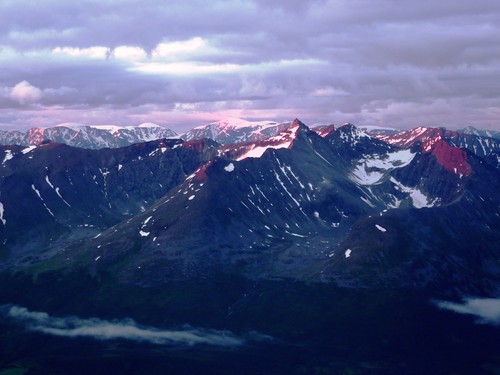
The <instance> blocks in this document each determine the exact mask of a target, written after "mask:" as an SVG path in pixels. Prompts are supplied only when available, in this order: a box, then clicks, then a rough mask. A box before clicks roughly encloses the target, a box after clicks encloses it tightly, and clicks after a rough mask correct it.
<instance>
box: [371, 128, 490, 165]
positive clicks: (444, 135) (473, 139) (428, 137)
mask: <svg viewBox="0 0 500 375" xmlns="http://www.w3.org/2000/svg"><path fill="white" fill-rule="evenodd" d="M373 136H374V137H376V138H377V139H379V140H382V141H384V142H387V143H389V144H391V145H395V146H398V147H411V146H413V145H414V144H420V145H421V148H422V150H424V151H425V152H430V151H432V152H434V150H435V148H436V147H438V149H436V152H437V151H438V150H439V145H441V144H443V142H445V143H447V144H449V145H451V146H454V147H458V148H463V149H467V150H469V151H470V152H472V153H474V154H475V155H477V156H479V157H481V158H484V159H485V160H486V161H487V162H488V163H490V164H491V165H493V166H495V167H496V168H500V139H496V138H487V137H483V136H479V135H474V134H463V133H459V132H456V131H452V130H446V129H444V128H425V127H418V128H415V129H411V130H405V131H402V132H398V133H395V134H389V135H387V134H385V135H384V134H374V135H373Z"/></svg>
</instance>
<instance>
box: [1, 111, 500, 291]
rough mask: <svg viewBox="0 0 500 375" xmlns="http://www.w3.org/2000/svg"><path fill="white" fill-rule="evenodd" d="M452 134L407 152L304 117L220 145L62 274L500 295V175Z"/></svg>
mask: <svg viewBox="0 0 500 375" xmlns="http://www.w3.org/2000/svg"><path fill="white" fill-rule="evenodd" d="M417 132H418V131H417ZM440 134H441V133H440V131H439V129H438V131H436V133H435V134H434V136H433V138H431V135H430V134H429V135H428V137H427V138H426V140H425V142H421V141H420V142H416V143H413V144H409V148H401V147H398V146H396V145H393V144H391V143H387V142H385V141H383V140H380V139H378V138H376V137H374V136H372V135H369V134H367V133H366V132H364V131H362V130H360V129H357V128H356V127H355V126H354V125H352V124H347V125H345V126H341V127H339V128H338V129H336V130H335V131H333V132H330V133H329V134H328V135H327V136H325V137H321V136H319V135H318V134H317V133H316V132H313V131H311V130H310V129H309V128H308V127H307V126H305V125H304V124H303V123H301V122H300V121H298V120H295V121H293V122H292V123H291V124H290V126H289V127H288V128H287V129H286V130H284V131H283V132H281V133H279V134H277V135H276V136H273V137H271V138H269V139H267V140H263V141H257V142H253V143H252V142H250V143H244V144H238V145H224V146H221V147H219V148H218V150H217V152H216V155H217V156H216V157H213V158H211V159H210V160H209V161H208V162H207V163H205V164H203V165H202V166H200V167H199V168H198V169H196V170H195V171H194V172H193V173H192V174H191V175H189V176H188V177H186V178H185V179H184V181H183V182H181V183H180V184H179V185H178V186H177V187H175V188H173V189H171V190H169V191H168V192H167V194H166V195H164V196H163V197H161V198H160V199H159V200H158V201H157V202H156V203H155V204H154V205H153V206H151V207H150V208H147V209H146V210H145V211H144V212H140V213H138V214H137V215H135V216H133V217H131V218H129V219H127V220H125V221H122V222H120V223H119V224H117V225H115V226H113V227H110V228H109V229H104V230H103V231H102V232H101V233H100V234H99V235H98V236H95V238H91V239H86V240H85V241H81V242H75V243H72V244H71V246H69V247H67V248H66V250H65V252H64V253H61V254H60V255H58V256H57V257H56V258H54V259H52V260H51V267H55V268H56V269H57V268H58V267H63V268H64V269H67V267H78V268H80V267H84V268H86V269H88V270H90V271H91V272H92V273H95V272H97V273H99V272H112V273H113V274H115V275H117V277H118V278H119V279H120V280H122V281H123V282H126V283H133V284H140V285H157V284H162V283H165V282H168V281H172V280H179V279H186V278H196V277H210V275H213V274H214V273H215V274H216V273H219V272H225V273H236V274H240V275H244V276H246V277H248V278H251V279H260V278H266V279H267V278H283V277H285V278H293V279H301V280H315V281H329V282H334V283H337V284H339V285H343V286H350V287H367V286H370V287H375V286H383V285H385V286H387V285H391V284H392V283H396V284H397V285H399V286H419V287H425V286H429V285H434V286H436V287H438V286H439V287H457V288H463V289H464V290H465V289H467V290H471V289H474V288H482V289H483V290H493V289H495V288H496V287H497V286H498V282H499V280H498V279H497V278H496V276H495V275H496V270H497V269H498V267H499V265H498V256H497V253H498V251H500V249H499V247H498V244H499V243H500V234H499V233H498V231H497V230H496V229H495V228H498V227H499V226H500V216H499V214H498V213H496V214H495V212H492V207H498V206H499V202H500V193H499V192H498V191H497V190H498V189H497V186H498V184H499V183H500V176H499V174H498V170H497V169H495V168H493V167H492V166H490V165H489V164H487V163H483V159H482V158H480V157H478V156H476V155H474V154H473V153H471V152H469V151H466V150H463V149H460V148H458V147H456V146H454V145H453V144H451V143H450V142H451V141H449V140H447V139H443V138H442V137H441V135H440ZM429 144H430V145H431V146H430V148H429V147H428V145H429ZM422 145H424V146H423V147H422ZM426 145H427V146H426ZM41 209H43V207H41ZM6 212H7V211H6ZM5 218H7V220H8V217H7V215H5ZM68 251H70V253H71V259H73V260H71V259H70V260H69V262H68V259H67V255H66V254H67V252H68ZM124 259H126V261H123V260H124ZM491 288H493V289H491Z"/></svg>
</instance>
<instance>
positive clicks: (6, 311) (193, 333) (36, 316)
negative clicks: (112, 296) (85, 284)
mask: <svg viewBox="0 0 500 375" xmlns="http://www.w3.org/2000/svg"><path fill="white" fill-rule="evenodd" d="M0 313H1V314H2V315H5V316H6V317H8V318H11V319H14V320H15V321H17V322H20V323H22V324H23V325H25V326H26V327H27V329H29V330H31V331H36V332H42V333H46V334H49V335H55V336H63V337H72V338H77V337H89V338H93V339H96V340H116V339H122V340H131V341H139V342H149V343H152V344H157V345H215V346H225V347H235V346H240V345H242V344H244V343H245V341H246V340H245V339H243V338H241V337H238V336H236V335H235V334H233V333H232V332H229V331H219V330H206V329H198V328H194V327H190V326H185V327H184V328H182V329H179V330H161V329H157V328H154V327H146V326H140V325H138V324H137V323H136V322H135V321H133V320H132V319H124V320H113V321H108V320H102V319H99V318H89V319H81V318H78V317H75V316H69V317H54V316H50V315H49V314H47V313H45V312H37V311H29V310H28V309H26V308H25V307H21V306H15V305H4V306H0ZM249 338H250V339H252V340H255V339H256V338H258V339H259V340H261V339H263V338H268V337H267V336H265V335H262V334H256V333H252V334H251V335H250V336H249Z"/></svg>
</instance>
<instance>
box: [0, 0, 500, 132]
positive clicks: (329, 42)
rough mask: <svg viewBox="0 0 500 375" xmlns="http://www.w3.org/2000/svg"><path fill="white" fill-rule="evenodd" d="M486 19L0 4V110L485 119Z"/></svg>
mask: <svg viewBox="0 0 500 375" xmlns="http://www.w3.org/2000/svg"><path fill="white" fill-rule="evenodd" d="M498 19H500V3H499V2H498V1H494V0H491V1H488V0H478V1H474V2H469V1H458V2H457V1H455V0H453V1H451V0H444V1H439V2H436V1H419V2H404V3H403V2H396V1H394V0H380V1H377V2H372V1H368V0H353V1H339V0H337V1H328V0H313V1H286V2H285V1H278V0H271V1H264V0H239V1H222V0H219V1H214V2H209V3H207V2H202V1H189V2H180V1H173V2H164V1H159V0H156V1H155V0H146V1H141V2H137V1H132V0H129V1H124V0H121V1H118V0H100V1H91V0H87V1H85V0H83V1H79V2H68V1H62V0H47V1H44V2H33V1H28V0H16V1H12V0H7V1H2V2H1V3H0V21H1V22H0V68H1V69H0V108H1V111H2V113H1V114H0V119H3V120H1V122H2V125H3V126H6V125H9V124H14V123H15V124H20V123H26V124H27V125H28V123H33V124H35V123H36V124H38V125H40V124H45V125H51V124H53V123H54V121H56V119H58V120H59V119H62V120H64V121H79V122H80V121H81V122H85V121H83V120H82V116H91V117H90V118H91V119H92V120H95V121H98V122H99V121H100V122H107V123H110V122H117V121H118V120H119V121H124V122H127V123H130V122H134V121H136V120H137V121H138V120H139V119H140V120H141V121H142V120H144V121H159V122H161V123H165V122H167V123H169V124H171V125H173V123H178V124H181V125H183V124H186V125H185V126H188V123H189V122H191V123H189V125H195V124H197V122H198V123H199V122H203V119H204V118H205V117H207V115H208V114H209V113H210V112H212V113H213V112H215V113H217V115H221V116H224V114H225V113H230V114H231V115H233V116H234V115H236V116H250V117H266V116H270V118H274V119H288V116H290V115H291V114H292V113H293V115H294V116H298V117H300V118H301V119H303V120H304V121H306V122H331V121H334V122H337V123H338V122H344V121H351V122H358V123H360V124H377V123H380V124H385V125H392V126H395V127H398V126H401V127H410V126H416V125H430V126H440V125H447V126H450V127H462V126H466V125H475V126H480V127H485V128H498V127H499V126H500V124H499V121H498V113H499V111H500V110H499V108H500V106H499V104H498V103H499V102H500V97H499V96H500V94H499V92H498V89H497V87H496V84H495V82H496V80H497V77H498V76H499V75H500V59H499V58H498V56H500V36H499V35H500V27H499V26H498V22H497V20H498ZM24 82H25V83H24ZM20 84H21V85H20ZM19 85H20V86H19ZM16 87H17V89H16V90H17V94H16V92H15V91H16V90H15V91H14V92H13V90H14V88H16ZM23 90H24V91H23ZM37 90H38V91H37ZM23 95H24V96H23ZM79 109H80V110H81V111H85V113H84V112H79ZM37 111H38V112H37ZM89 113H91V114H89ZM148 113H149V115H150V117H149V118H148ZM111 115H112V116H114V117H110V116H111ZM51 116H52V117H51ZM204 116H205V117H204ZM74 117H77V118H74ZM11 118H13V119H15V120H14V121H11V122H10V123H9V122H7V121H8V120H7V119H11ZM33 118H36V119H37V120H36V121H34V120H33ZM86 118H88V117H86ZM183 126H184V125H183ZM181 130H182V129H181Z"/></svg>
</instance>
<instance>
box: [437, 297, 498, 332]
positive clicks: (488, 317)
mask: <svg viewBox="0 0 500 375" xmlns="http://www.w3.org/2000/svg"><path fill="white" fill-rule="evenodd" d="M436 305H437V306H438V307H439V308H440V309H445V310H450V311H453V312H456V313H459V314H466V315H473V316H475V317H477V318H479V322H480V323H483V324H494V325H499V324H500V298H466V299H465V300H464V302H463V303H455V302H449V301H437V302H436Z"/></svg>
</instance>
